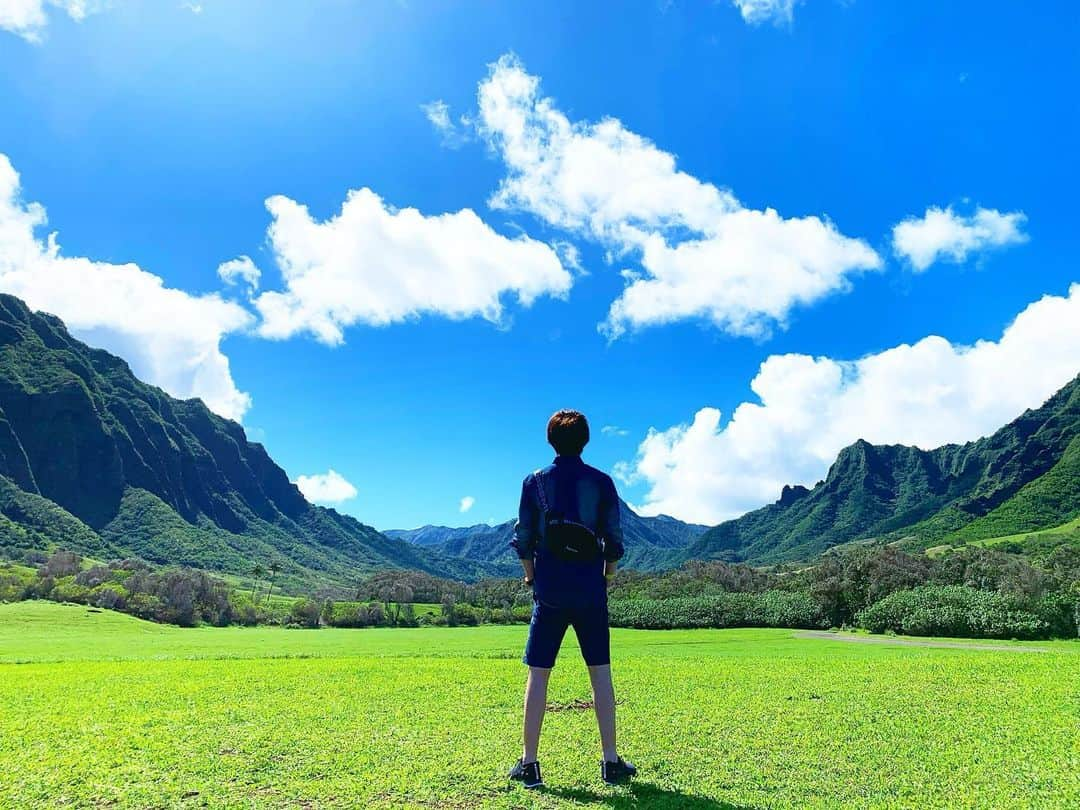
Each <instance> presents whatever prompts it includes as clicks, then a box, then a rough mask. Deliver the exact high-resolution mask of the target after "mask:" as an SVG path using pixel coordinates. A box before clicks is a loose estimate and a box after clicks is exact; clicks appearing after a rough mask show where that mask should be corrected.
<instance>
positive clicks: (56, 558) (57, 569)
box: [38, 551, 82, 579]
mask: <svg viewBox="0 0 1080 810" xmlns="http://www.w3.org/2000/svg"><path fill="white" fill-rule="evenodd" d="M80 568H82V557H80V556H79V555H78V554H75V553H74V552H71V551H57V552H56V553H55V554H53V555H52V556H51V557H49V559H47V560H46V561H45V564H44V565H42V566H41V569H40V570H39V571H38V575H39V576H41V578H42V579H44V578H45V577H52V578H53V579H60V578H62V577H71V576H75V574H77V573H79V569H80Z"/></svg>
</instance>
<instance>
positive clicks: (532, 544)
mask: <svg viewBox="0 0 1080 810" xmlns="http://www.w3.org/2000/svg"><path fill="white" fill-rule="evenodd" d="M531 486H539V482H536V478H535V476H533V475H528V476H526V477H525V480H524V481H523V482H522V484H521V501H520V502H519V503H518V521H517V524H516V525H515V526H514V537H513V539H512V540H511V541H510V545H511V546H512V547H513V549H514V551H515V552H516V553H517V556H518V559H519V560H521V567H522V568H523V569H524V571H525V581H526V582H527V583H528V584H530V585H531V584H532V580H533V576H534V575H535V573H536V571H535V568H534V566H533V555H534V554H535V552H536V543H537V541H538V540H539V539H540V512H539V510H538V508H537V503H536V499H535V498H533V495H532V491H531Z"/></svg>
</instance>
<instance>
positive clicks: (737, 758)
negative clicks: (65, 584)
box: [0, 602, 1080, 810]
mask: <svg viewBox="0 0 1080 810" xmlns="http://www.w3.org/2000/svg"><path fill="white" fill-rule="evenodd" d="M524 632H525V628H524V627H523V626H510V627H497V626H486V627H479V628H422V629H386V630H328V629H324V630H315V631H307V630H284V629H278V628H255V629H243V628H226V629H214V628H200V629H194V630H184V629H180V628H174V627H165V626H160V625H153V624H147V623H145V622H141V621H139V620H137V619H134V618H131V617H128V616H124V615H120V614H115V613H109V612H102V613H91V612H89V611H88V610H87V609H86V608H85V607H76V606H64V605H55V604H52V603H44V602H27V603H20V604H14V605H0V806H3V807H34V806H42V807H44V806H49V807H54V806H77V807H99V806H119V807H174V806H192V807H197V806H210V807H225V806H228V807H264V806H269V807H279V806H281V807H298V808H301V807H303V808H310V807H433V808H436V807H437V808H471V807H500V808H511V807H563V806H596V807H614V808H624V807H658V808H663V807H670V808H690V810H694V808H731V807H736V808H741V807H807V806H814V807H819V806H820V807H841V806H843V807H867V806H874V807H897V806H907V807H927V806H938V807H958V806H960V807H963V806H971V807H976V806H981V807H1001V806H1025V807H1053V806H1058V807H1067V806H1070V805H1071V806H1076V805H1077V804H1078V803H1080V644H1078V643H1076V642H1032V643H1030V644H1026V645H1017V646H1016V648H1015V649H1009V650H1003V651H1002V650H982V649H944V648H928V647H907V646H899V645H896V646H893V645H878V644H873V645H871V644H860V643H850V642H844V641H834V640H829V639H824V640H823V639H816V638H815V639H803V638H797V637H795V635H794V633H793V632H792V631H788V630H722V631H711V630H697V631H667V632H664V631H654V632H650V631H634V630H617V631H614V633H613V645H614V657H615V661H614V666H615V674H616V688H617V690H618V694H619V700H620V705H619V719H620V725H621V734H622V737H621V740H622V747H623V748H624V749H625V752H626V754H627V755H628V756H629V757H630V758H631V759H633V760H634V761H635V762H636V763H637V764H638V766H639V767H640V769H641V777H640V779H639V780H638V782H637V783H636V784H635V785H633V786H631V787H621V788H616V789H607V788H604V787H603V786H602V785H601V784H600V783H599V780H598V774H597V764H596V760H597V757H598V751H597V748H598V745H597V742H596V732H595V728H594V725H593V718H592V716H591V714H590V713H589V712H585V711H579V710H574V709H568V710H557V711H552V712H550V713H549V714H548V716H547V720H546V724H545V734H544V742H543V745H542V750H541V759H542V762H543V766H544V772H545V780H546V781H547V783H548V788H547V789H546V790H545V791H544V792H542V793H538V794H529V795H526V794H524V793H523V792H522V791H521V790H520V788H517V787H512V786H510V785H508V784H507V783H506V782H505V779H504V773H505V770H506V769H507V768H508V767H509V765H510V763H511V761H512V760H513V759H514V757H515V756H516V754H517V745H518V729H519V709H520V701H521V694H520V692H521V686H522V680H523V674H524V673H523V668H522V666H521V664H520V662H519V660H518V659H519V657H520V652H521V646H522V642H523V639H524ZM1025 647H1036V648H1039V649H1040V650H1042V651H1041V652H1030V651H1026V650H1025V649H1024V648H1025ZM587 692H588V689H587V679H586V676H585V673H584V670H583V667H582V666H581V664H580V661H579V660H578V658H577V653H576V650H575V649H574V647H573V644H572V643H570V644H568V645H567V648H565V649H564V652H563V658H562V660H561V663H560V665H559V667H558V669H557V672H556V674H555V675H554V676H553V681H552V694H551V695H550V700H551V702H552V704H554V705H553V708H554V709H560V708H562V707H564V706H566V705H568V704H571V703H572V702H573V701H574V700H575V699H580V698H585V697H587Z"/></svg>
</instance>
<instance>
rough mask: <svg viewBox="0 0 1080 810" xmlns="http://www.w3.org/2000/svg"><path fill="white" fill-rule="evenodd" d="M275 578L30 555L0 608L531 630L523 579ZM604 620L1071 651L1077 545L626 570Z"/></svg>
mask: <svg viewBox="0 0 1080 810" xmlns="http://www.w3.org/2000/svg"><path fill="white" fill-rule="evenodd" d="M20 563H21V564H20ZM280 568H281V566H280V565H278V564H276V563H274V562H270V563H269V564H268V565H267V566H266V567H265V568H264V567H263V566H261V565H259V566H256V567H254V568H253V570H252V574H253V580H254V584H253V586H252V587H251V588H250V590H249V589H247V588H240V587H232V586H230V585H228V584H227V583H226V582H224V581H223V580H221V579H218V578H216V577H213V576H211V575H209V574H207V573H206V572H204V571H200V570H196V569H191V568H184V567H172V568H153V567H151V566H149V565H148V564H146V563H145V562H142V561H140V560H118V561H113V562H109V563H106V564H95V565H88V564H87V563H86V562H85V561H83V560H82V558H81V557H79V556H78V555H76V554H74V553H72V552H69V551H63V550H61V551H56V552H54V553H52V554H51V555H46V554H43V553H41V552H36V551H34V552H26V553H25V557H24V559H22V560H21V561H19V562H18V563H8V564H7V565H6V566H0V601H15V600H19V599H35V598H40V599H53V600H56V601H63V602H76V603H80V604H87V605H92V606H96V607H100V608H108V609H112V610H120V611H124V612H127V613H131V614H133V615H135V616H139V617H140V618H145V619H151V620H153V621H159V622H168V623H171V624H178V625H182V626H192V625H196V624H204V623H205V624H213V625H219V626H220V625H227V624H244V625H254V624H282V625H286V626H296V627H320V626H329V627H416V626H424V625H449V626H459V625H466V626H467V625H475V624H485V623H513V622H527V621H528V620H529V617H530V614H531V609H532V593H531V591H530V590H529V589H528V588H527V587H525V585H524V584H523V583H522V582H521V580H520V579H487V580H482V581H480V582H476V583H463V582H459V581H456V580H452V579H446V578H439V577H435V576H432V575H431V574H427V573H423V572H419V571H408V570H383V571H378V572H376V573H373V574H371V575H369V576H366V577H363V578H361V579H360V580H359V581H358V583H357V585H356V586H355V588H354V589H349V588H342V587H340V586H336V587H333V588H324V589H322V590H319V591H315V592H313V593H310V594H308V595H307V596H300V597H295V598H288V599H286V598H278V599H275V600H272V599H271V598H270V597H271V595H272V594H273V588H274V584H275V580H276V575H277V572H278V571H279V570H280ZM417 605H426V606H436V607H434V608H430V607H428V608H425V609H423V610H417V607H416V606H417ZM609 616H610V619H611V623H612V624H613V625H614V626H621V627H639V628H649V629H660V628H676V627H801V628H828V627H838V628H843V627H860V628H864V629H866V630H869V631H871V632H875V633H886V632H894V633H902V634H907V635H951V636H970V637H989V638H1048V637H1059V638H1076V637H1077V635H1078V627H1080V543H1076V542H1065V543H1060V544H1058V545H1054V546H1047V547H1044V548H1041V549H1038V550H1037V553H1035V554H1020V553H1015V550H1007V551H1002V550H997V549H985V548H978V547H974V546H969V547H964V548H961V549H958V550H954V551H950V552H949V553H946V554H943V555H941V556H938V557H930V556H927V555H925V554H917V553H916V554H911V553H906V552H904V551H901V550H900V549H897V548H895V547H893V546H880V545H870V544H866V545H854V546H846V547H840V548H837V549H834V550H832V551H831V552H829V553H826V554H825V555H823V556H822V557H821V558H819V559H818V560H817V561H816V562H814V563H813V564H807V563H802V564H784V565H780V566H775V567H771V568H754V567H751V566H748V565H743V564H733V563H726V562H717V561H713V562H702V561H693V562H689V563H687V564H685V565H683V566H682V567H680V568H678V569H674V570H671V571H664V572H660V573H642V572H638V571H634V570H623V571H620V572H619V573H618V574H617V575H616V577H615V579H614V581H613V582H612V584H611V586H610V590H609Z"/></svg>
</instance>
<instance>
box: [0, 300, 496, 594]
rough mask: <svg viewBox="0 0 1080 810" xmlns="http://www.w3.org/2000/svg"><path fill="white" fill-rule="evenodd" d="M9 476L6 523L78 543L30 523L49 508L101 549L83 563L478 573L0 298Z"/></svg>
mask: <svg viewBox="0 0 1080 810" xmlns="http://www.w3.org/2000/svg"><path fill="white" fill-rule="evenodd" d="M0 476H3V477H4V478H6V479H7V482H8V483H9V485H11V486H13V487H14V488H15V489H14V490H9V491H8V496H9V497H8V499H7V500H8V502H9V506H8V509H7V510H6V511H5V512H4V514H5V515H6V516H7V518H8V519H9V521H11V522H13V523H15V524H16V526H17V527H18V526H20V525H21V526H22V527H23V528H24V529H26V528H29V529H32V531H33V532H36V533H37V534H38V535H42V536H45V537H47V538H49V539H50V541H51V542H53V543H59V544H65V543H66V544H67V545H69V546H71V545H77V543H73V542H72V541H70V540H65V538H64V537H63V536H54V535H55V534H56V533H55V532H54V531H51V530H50V522H49V521H48V520H45V521H44V522H42V523H41V524H40V525H37V524H35V523H34V522H33V521H32V520H30V518H29V517H28V516H29V515H31V514H32V513H34V511H35V510H34V509H32V508H30V506H29V505H28V504H29V503H30V502H31V501H33V497H31V496H40V498H42V499H45V500H46V501H47V502H49V503H51V504H54V505H55V506H56V507H57V508H58V509H59V510H61V511H63V512H64V513H66V514H67V515H69V516H71V517H72V518H74V519H76V520H77V521H78V522H79V523H81V524H83V525H85V527H88V529H89V530H90V532H91V533H92V534H93V535H94V536H96V537H97V538H98V542H97V548H94V549H90V548H83V549H80V550H83V551H86V552H87V553H116V554H123V553H136V552H137V553H139V555H140V556H144V557H147V558H148V559H151V560H152V561H156V562H166V563H171V562H177V563H186V564H192V565H199V566H201V567H205V568H209V569H212V570H224V571H234V572H237V573H240V572H246V571H247V570H248V569H249V568H250V566H251V565H252V564H253V563H254V562H260V563H262V564H264V565H265V564H266V562H267V561H268V558H271V557H272V558H274V559H278V560H279V561H282V562H283V563H284V564H285V566H286V568H287V569H288V568H290V561H291V563H292V565H291V568H292V571H291V573H292V575H294V576H295V577H298V578H305V577H306V578H311V577H313V576H315V575H317V574H326V575H329V576H330V577H331V578H333V579H338V580H343V579H352V578H354V577H355V575H356V574H357V573H359V572H361V571H364V570H368V569H371V568H374V567H380V566H394V567H415V568H420V569H423V570H428V571H431V572H432V573H440V574H448V575H458V576H475V575H477V574H479V573H482V569H481V568H478V567H477V566H476V565H474V564H471V563H466V562H463V561H455V560H451V559H446V558H443V557H441V556H439V555H436V554H427V553H425V552H423V551H422V550H418V549H416V548H414V547H412V546H410V545H409V544H406V543H404V542H401V541H395V540H391V539H390V538H387V537H385V536H383V535H381V534H380V533H379V532H377V531H375V530H374V529H372V528H371V527H368V526H364V525H363V524H361V523H359V522H358V521H356V520H353V519H352V518H349V517H346V516H343V515H338V514H337V513H335V512H333V511H332V510H327V509H322V508H320V507H316V506H313V505H312V504H310V503H308V502H307V501H306V500H305V499H304V497H303V495H302V494H301V493H300V491H299V490H298V489H297V488H296V486H295V485H294V484H292V482H290V481H289V479H288V476H287V475H286V474H285V471H284V470H282V469H281V468H280V467H279V466H277V465H276V464H275V463H274V462H273V460H272V459H271V458H270V456H269V455H268V454H267V453H266V450H265V449H264V448H263V447H262V445H260V444H258V443H255V442H250V441H248V440H247V437H246V435H245V434H244V430H243V428H242V427H241V426H240V425H238V424H237V423H235V422H231V421H229V420H227V419H222V418H221V417H219V416H217V415H215V414H214V413H212V412H211V411H210V410H209V409H208V408H207V407H206V406H205V405H204V404H203V403H202V401H201V400H197V399H195V400H186V401H182V400H177V399H174V398H172V397H170V396H168V395H167V394H165V393H164V392H163V391H161V390H159V389H157V388H154V387H153V386H149V385H146V384H144V383H142V382H140V381H139V380H138V379H136V378H135V376H134V375H133V374H132V372H131V370H130V368H128V366H127V364H126V363H124V362H123V361H122V360H120V359H119V358H117V357H114V356H113V355H110V354H108V353H107V352H104V351H100V350H97V349H92V348H90V347H89V346H86V345H85V344H83V343H81V342H79V341H78V340H75V339H74V338H73V337H71V335H69V334H68V332H67V330H66V329H65V328H64V325H63V323H61V322H60V321H59V320H58V319H57V318H54V317H52V316H50V315H45V314H41V313H33V312H31V311H30V310H29V309H28V308H27V307H26V305H25V304H23V303H22V301H20V300H19V299H17V298H14V297H12V296H9V295H0ZM28 498H29V500H28ZM17 503H22V506H17V505H15V504H17ZM33 503H35V504H36V503H37V501H33ZM170 515H171V516H172V517H176V518H178V520H176V521H174V520H172V519H171V517H170ZM148 521H149V522H148ZM166 527H169V528H168V529H166ZM52 528H53V529H55V526H52ZM12 531H13V532H15V530H14V529H12ZM15 533H16V534H17V533H18V532H15ZM154 537H160V538H162V542H161V543H158V544H155V543H154ZM166 537H168V538H170V539H169V540H168V541H167V542H166V541H165V538H166ZM8 541H9V542H15V541H14V540H12V539H11V538H10V537H9V538H8ZM0 542H3V541H2V540H0ZM20 542H21V543H22V544H25V543H26V542H29V541H27V540H26V538H25V537H22V540H21V541H20Z"/></svg>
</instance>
